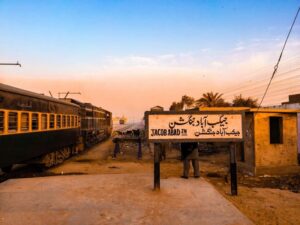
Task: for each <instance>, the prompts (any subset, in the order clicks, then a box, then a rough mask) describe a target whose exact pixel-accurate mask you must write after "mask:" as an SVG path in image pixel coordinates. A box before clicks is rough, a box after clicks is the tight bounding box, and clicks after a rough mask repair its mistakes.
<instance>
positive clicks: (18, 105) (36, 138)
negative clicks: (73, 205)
mask: <svg viewBox="0 0 300 225" xmlns="http://www.w3.org/2000/svg"><path fill="white" fill-rule="evenodd" d="M111 130H112V114H111V113H110V112H108V111H106V110H104V109H101V108H98V107H95V106H93V105H92V104H90V103H81V102H79V101H77V100H74V99H63V100H60V99H56V98H51V97H47V96H44V95H40V94H36V93H33V92H30V91H25V90H22V89H19V88H15V87H11V86H8V85H5V84H0V168H1V169H2V170H3V171H4V172H8V171H9V170H10V169H11V167H12V165H13V164H18V163H38V164H42V165H45V166H46V167H50V166H53V165H56V164H59V163H61V162H62V161H63V160H64V159H66V158H68V157H70V155H72V154H76V153H78V152H80V151H82V150H84V149H85V148H86V147H88V146H91V145H92V144H94V143H96V142H99V141H101V140H103V139H105V138H107V137H109V136H110V134H111Z"/></svg>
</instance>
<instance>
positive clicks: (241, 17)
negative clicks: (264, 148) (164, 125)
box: [0, 0, 300, 118]
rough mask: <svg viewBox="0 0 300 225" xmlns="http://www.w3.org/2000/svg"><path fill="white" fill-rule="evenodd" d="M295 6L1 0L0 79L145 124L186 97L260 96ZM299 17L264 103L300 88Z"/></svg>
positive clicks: (283, 98) (142, 0) (285, 3)
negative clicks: (148, 114)
mask: <svg viewBox="0 0 300 225" xmlns="http://www.w3.org/2000/svg"><path fill="white" fill-rule="evenodd" d="M299 6H300V1H296V0H288V1H287V0H282V1H279V0H277V1H275V0H273V1H266V0H265V1H254V0H251V1H250V0H249V1H228V0H226V1H211V0H210V1H205V0H202V1H200V0H198V1H189V0H182V1H176V0H170V1H167V0H160V1H155V0H149V1H147V0H140V1H133V0H132V1H126V0H115V1H113V0H111V1H105V0H103V1H92V0H89V1H83V0H82V1H63V0H49V1H47V0H43V1H40V0H35V1H27V0H18V1H15V0H0V28H1V29H0V62H16V61H17V60H19V62H20V63H21V64H22V67H21V68H19V67H13V66H12V67H4V66H1V67H0V82H1V83H5V84H9V85H13V86H16V87H19V88H23V89H27V90H31V91H34V92H38V93H45V94H48V91H49V90H50V91H51V92H52V93H53V94H55V96H57V93H58V92H62V91H74V92H78V91H79V92H81V93H82V95H81V96H77V95H74V96H72V97H74V98H78V99H80V100H82V101H88V102H91V103H93V104H95V105H98V106H101V107H103V108H106V109H108V110H111V111H112V112H113V113H114V114H115V115H125V116H128V117H130V118H141V117H142V115H143V112H144V111H145V110H147V109H149V108H150V107H152V106H154V105H162V106H164V107H165V108H168V107H169V106H170V104H171V103H172V102H173V101H179V100H180V98H181V96H182V95H184V94H187V95H191V96H193V97H195V98H199V97H201V95H202V93H203V92H206V91H216V92H222V93H224V97H226V99H228V100H230V99H232V97H233V96H234V95H237V94H239V93H243V94H245V95H247V96H254V97H257V98H259V97H261V95H262V93H263V90H264V89H265V86H266V83H267V81H268V79H269V77H270V76H271V73H272V68H273V66H274V65H275V63H276V60H277V58H278V56H279V53H280V50H281V48H282V44H283V42H284V39H285V37H286V35H287V32H288V30H289V28H290V26H291V23H292V20H293V18H294V16H295V14H296V11H297V9H298V7H299ZM299 67H300V18H298V20H297V22H296V25H295V27H294V30H293V32H292V34H291V37H290V40H289V42H288V45H287V47H286V51H285V53H284V56H283V59H282V64H281V65H280V70H279V71H278V77H276V79H275V80H274V86H272V87H271V89H270V92H269V94H268V96H267V98H266V101H265V104H280V103H281V102H282V101H286V100H287V96H288V94H293V93H299V92H300V79H299V78H300V76H299V75H300V68H299Z"/></svg>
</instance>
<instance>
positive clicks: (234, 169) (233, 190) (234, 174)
mask: <svg viewBox="0 0 300 225" xmlns="http://www.w3.org/2000/svg"><path fill="white" fill-rule="evenodd" d="M230 177H231V195H237V194H238V190H237V189H238V187H237V166H236V143H231V144H230Z"/></svg>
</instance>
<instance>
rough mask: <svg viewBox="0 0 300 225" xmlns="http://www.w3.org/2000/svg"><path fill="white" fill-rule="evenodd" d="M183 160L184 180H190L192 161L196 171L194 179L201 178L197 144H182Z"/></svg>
mask: <svg viewBox="0 0 300 225" xmlns="http://www.w3.org/2000/svg"><path fill="white" fill-rule="evenodd" d="M181 159H182V160H183V176H181V177H182V178H185V179H188V178H189V170H190V161H192V165H193V169H194V177H195V178H199V177H200V170H199V153H198V143H197V142H190V143H189V142H185V143H181Z"/></svg>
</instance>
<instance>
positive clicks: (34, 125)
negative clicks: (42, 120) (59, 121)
mask: <svg viewBox="0 0 300 225" xmlns="http://www.w3.org/2000/svg"><path fill="white" fill-rule="evenodd" d="M31 129H32V130H33V131H34V130H38V129H39V114H37V113H32V115H31Z"/></svg>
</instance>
